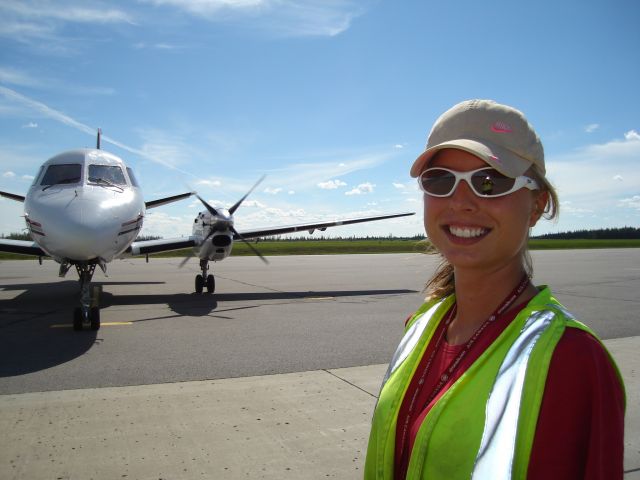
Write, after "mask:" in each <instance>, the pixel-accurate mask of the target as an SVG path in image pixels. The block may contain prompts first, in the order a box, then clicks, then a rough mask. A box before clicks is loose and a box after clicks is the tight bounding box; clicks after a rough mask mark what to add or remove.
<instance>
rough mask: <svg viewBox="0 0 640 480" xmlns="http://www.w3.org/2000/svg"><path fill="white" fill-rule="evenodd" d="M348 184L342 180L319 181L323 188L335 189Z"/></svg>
mask: <svg viewBox="0 0 640 480" xmlns="http://www.w3.org/2000/svg"><path fill="white" fill-rule="evenodd" d="M346 186H347V184H346V183H345V182H343V181H342V180H329V181H327V182H320V183H318V187H320V188H322V189H323V190H335V189H336V188H339V187H346Z"/></svg>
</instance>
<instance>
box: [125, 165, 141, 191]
mask: <svg viewBox="0 0 640 480" xmlns="http://www.w3.org/2000/svg"><path fill="white" fill-rule="evenodd" d="M127 173H128V174H129V180H130V181H131V185H133V186H134V187H139V186H140V185H138V179H137V178H136V176H135V175H134V174H133V170H131V168H129V167H127Z"/></svg>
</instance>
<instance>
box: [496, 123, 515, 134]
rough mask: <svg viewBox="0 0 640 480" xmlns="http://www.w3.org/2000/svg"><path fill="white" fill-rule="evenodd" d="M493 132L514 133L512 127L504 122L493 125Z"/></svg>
mask: <svg viewBox="0 0 640 480" xmlns="http://www.w3.org/2000/svg"><path fill="white" fill-rule="evenodd" d="M491 130H493V131H494V132H496V133H512V132H513V130H511V127H510V126H509V125H507V124H506V123H504V122H496V123H494V124H493V125H491Z"/></svg>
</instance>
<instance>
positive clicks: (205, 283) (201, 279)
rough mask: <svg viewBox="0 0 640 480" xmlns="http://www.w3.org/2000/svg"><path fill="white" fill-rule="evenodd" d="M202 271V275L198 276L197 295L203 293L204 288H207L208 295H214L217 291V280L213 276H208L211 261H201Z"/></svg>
mask: <svg viewBox="0 0 640 480" xmlns="http://www.w3.org/2000/svg"><path fill="white" fill-rule="evenodd" d="M200 269H201V270H202V274H198V275H196V293H202V291H203V290H204V287H207V293H213V292H214V291H215V289H216V280H215V278H214V277H213V275H211V274H208V275H207V272H208V271H209V260H206V259H201V260H200Z"/></svg>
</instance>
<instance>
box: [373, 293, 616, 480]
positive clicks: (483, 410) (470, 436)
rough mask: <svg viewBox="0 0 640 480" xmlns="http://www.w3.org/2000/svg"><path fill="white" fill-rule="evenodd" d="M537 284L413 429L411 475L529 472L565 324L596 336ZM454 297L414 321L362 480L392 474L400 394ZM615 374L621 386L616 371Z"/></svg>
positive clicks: (386, 385) (392, 371)
mask: <svg viewBox="0 0 640 480" xmlns="http://www.w3.org/2000/svg"><path fill="white" fill-rule="evenodd" d="M540 289H541V291H540V292H539V293H538V295H536V296H535V297H534V298H533V299H531V301H530V302H529V303H528V304H527V306H526V307H525V308H523V309H522V310H521V311H520V312H519V313H518V315H517V316H516V318H515V319H514V320H513V321H512V322H511V323H510V324H509V325H508V326H507V328H506V329H505V330H504V331H503V332H502V333H501V334H500V335H499V337H498V338H497V339H496V340H495V341H494V342H493V343H492V344H491V345H490V346H489V347H488V348H487V349H486V350H485V351H484V352H483V353H482V354H481V355H480V357H478V359H477V360H476V361H475V362H474V363H473V364H472V365H471V366H470V367H469V368H468V369H467V370H466V371H465V372H464V373H463V374H462V375H461V377H460V378H459V379H458V380H457V381H456V382H455V383H454V384H453V385H451V387H450V388H449V389H448V390H447V391H446V392H445V393H444V394H443V395H442V396H441V398H440V399H439V400H438V401H437V402H436V403H435V404H434V405H433V407H432V408H431V410H430V411H429V413H428V414H427V415H426V417H425V419H424V421H423V423H422V425H421V426H420V428H419V430H418V433H417V435H416V439H415V442H414V445H413V449H412V451H411V456H410V459H409V467H408V471H407V479H409V480H413V479H431V480H438V479H447V480H457V479H524V478H526V476H527V469H528V465H529V456H530V454H531V448H532V445H533V438H534V435H535V430H536V424H537V420H538V414H539V411H540V404H541V402H542V395H543V393H544V386H545V382H546V378H547V373H548V369H549V363H550V362H551V357H552V356H553V352H554V350H555V347H556V345H557V343H558V341H559V340H560V338H561V337H562V334H563V333H564V331H565V328H579V329H581V330H584V331H587V332H589V333H590V334H591V335H593V336H594V337H595V334H593V332H591V330H590V329H589V328H588V327H586V326H585V325H583V324H582V323H580V322H578V321H577V320H575V318H573V316H572V315H571V314H570V313H569V312H567V311H566V310H565V309H564V307H563V306H562V305H561V304H560V303H559V302H558V301H557V300H556V299H555V298H553V296H552V295H551V292H550V290H549V289H548V288H547V287H546V286H543V287H540ZM454 302H455V298H454V296H450V297H447V298H446V299H444V300H439V301H432V302H428V303H426V304H424V305H423V306H422V307H421V308H420V309H419V310H418V311H417V312H416V313H415V314H414V316H413V317H412V318H411V320H410V321H409V323H408V325H407V329H406V332H405V335H404V337H403V338H402V340H401V342H400V344H399V346H398V349H397V350H396V353H395V354H394V356H393V358H392V360H391V362H390V364H389V369H388V371H387V375H385V379H384V381H383V385H382V387H381V391H380V395H379V398H378V403H377V405H376V409H375V412H374V416H373V420H372V426H371V434H370V436H369V446H368V450H367V458H366V463H365V474H364V478H365V480H374V479H375V480H391V479H393V475H394V461H395V440H396V425H397V420H398V412H399V410H400V406H401V404H402V400H403V398H404V396H405V394H406V391H407V389H408V388H409V383H410V382H411V379H412V378H413V375H414V374H415V371H416V369H417V368H418V365H419V363H420V360H421V358H422V356H423V355H424V352H425V351H426V348H427V346H428V344H429V342H430V341H431V338H432V337H433V334H434V332H435V331H436V329H437V327H438V325H439V324H440V322H441V321H442V320H443V317H444V316H445V314H446V312H447V311H448V310H449V308H450V307H451V305H452V304H453V303H454ZM596 338H597V337H596ZM609 357H610V359H611V362H612V364H613V365H614V368H616V370H617V366H616V364H615V362H614V361H613V359H612V358H611V355H609ZM618 377H619V378H620V383H621V385H622V386H623V388H624V384H623V382H622V377H621V376H620V373H619V371H618Z"/></svg>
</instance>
